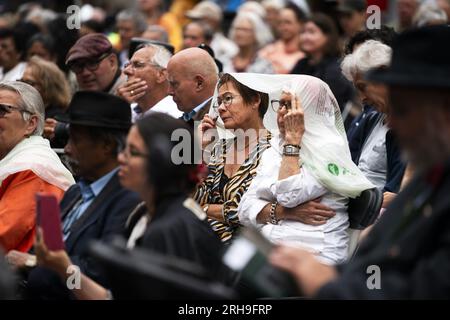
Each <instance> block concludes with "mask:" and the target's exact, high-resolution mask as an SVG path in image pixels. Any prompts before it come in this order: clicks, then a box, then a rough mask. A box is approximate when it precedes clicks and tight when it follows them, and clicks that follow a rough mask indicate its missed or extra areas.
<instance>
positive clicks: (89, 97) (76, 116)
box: [55, 91, 131, 130]
mask: <svg viewBox="0 0 450 320" xmlns="http://www.w3.org/2000/svg"><path fill="white" fill-rule="evenodd" d="M55 118H56V120H58V121H61V122H67V123H72V124H79V125H83V126H89V127H100V128H111V129H124V130H127V129H129V128H130V126H131V109H130V105H129V104H128V103H127V102H126V101H125V100H123V99H121V98H119V97H117V96H113V95H111V94H108V93H104V92H98V91H78V92H76V93H75V94H74V96H73V98H72V101H70V104H69V108H68V109H67V112H66V113H64V114H61V115H57V116H55Z"/></svg>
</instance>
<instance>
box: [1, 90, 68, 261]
mask: <svg viewBox="0 0 450 320" xmlns="http://www.w3.org/2000/svg"><path fill="white" fill-rule="evenodd" d="M43 130H44V103H43V102H42V98H41V96H40V94H39V92H38V91H37V90H36V89H35V88H33V87H32V86H30V85H28V84H25V83H23V82H18V81H14V82H9V81H5V82H0V247H2V248H3V249H4V250H5V251H10V250H18V251H22V252H26V251H28V250H29V249H31V247H32V245H33V241H34V234H35V227H36V224H35V221H36V209H35V208H36V201H35V193H36V192H48V193H51V194H53V195H54V196H56V198H57V199H58V200H60V199H61V198H62V196H63V194H64V192H65V191H66V190H67V189H68V188H69V186H70V185H72V184H74V183H75V181H74V180H73V177H72V174H71V173H70V172H69V171H68V170H67V169H66V168H65V167H64V166H63V164H62V163H61V161H60V160H59V158H58V156H57V154H56V153H55V152H54V151H53V150H52V149H51V148H50V144H49V141H48V140H45V139H43V138H42V136H41V135H42V132H43Z"/></svg>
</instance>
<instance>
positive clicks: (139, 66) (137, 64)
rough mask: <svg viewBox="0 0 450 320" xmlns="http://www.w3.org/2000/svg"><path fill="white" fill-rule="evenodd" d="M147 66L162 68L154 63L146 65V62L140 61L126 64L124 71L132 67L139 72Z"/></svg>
mask: <svg viewBox="0 0 450 320" xmlns="http://www.w3.org/2000/svg"><path fill="white" fill-rule="evenodd" d="M145 66H154V67H160V66H158V65H157V64H154V63H146V62H140V61H128V62H127V63H125V64H124V66H123V69H124V70H125V69H126V68H128V67H131V68H132V69H134V70H139V69H143V68H145Z"/></svg>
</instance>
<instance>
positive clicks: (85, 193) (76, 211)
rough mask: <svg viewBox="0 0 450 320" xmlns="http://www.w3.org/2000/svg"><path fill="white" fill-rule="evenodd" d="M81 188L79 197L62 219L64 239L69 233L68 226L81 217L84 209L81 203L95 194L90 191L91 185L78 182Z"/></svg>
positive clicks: (87, 200)
mask: <svg viewBox="0 0 450 320" xmlns="http://www.w3.org/2000/svg"><path fill="white" fill-rule="evenodd" d="M80 189H81V199H80V200H79V201H78V202H77V203H76V204H75V205H74V206H73V208H72V210H71V211H70V212H69V213H68V214H67V216H66V218H65V219H64V221H63V238H64V241H66V240H67V238H68V237H69V235H70V228H71V227H72V225H73V224H74V223H75V222H76V221H77V220H78V219H79V218H80V217H81V215H82V214H83V212H84V211H85V210H86V208H85V206H83V204H85V203H87V202H89V201H90V200H92V199H93V198H94V197H95V195H94V192H93V191H92V189H91V187H90V186H88V185H83V184H81V183H80Z"/></svg>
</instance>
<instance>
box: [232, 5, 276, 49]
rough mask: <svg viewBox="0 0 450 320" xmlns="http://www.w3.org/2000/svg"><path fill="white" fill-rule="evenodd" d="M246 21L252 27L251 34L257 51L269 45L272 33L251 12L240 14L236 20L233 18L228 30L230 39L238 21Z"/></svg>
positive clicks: (262, 21)
mask: <svg viewBox="0 0 450 320" xmlns="http://www.w3.org/2000/svg"><path fill="white" fill-rule="evenodd" d="M242 20H246V21H249V22H250V23H251V24H252V26H253V33H254V35H255V39H256V43H257V45H258V49H259V48H262V47H264V46H265V45H266V44H269V43H270V42H272V41H273V35H272V31H271V30H270V28H269V26H268V25H267V24H266V23H265V22H264V20H263V19H261V18H260V17H259V16H258V15H257V14H254V13H253V12H246V11H244V12H240V13H239V14H238V15H237V16H236V18H234V20H233V23H232V25H231V28H230V34H229V37H230V39H232V40H233V39H234V35H235V32H236V31H235V30H234V28H235V25H236V23H237V22H238V21H242Z"/></svg>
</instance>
